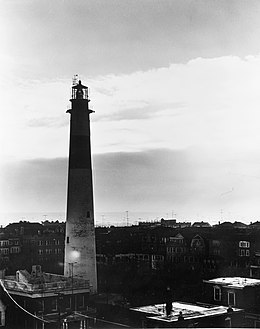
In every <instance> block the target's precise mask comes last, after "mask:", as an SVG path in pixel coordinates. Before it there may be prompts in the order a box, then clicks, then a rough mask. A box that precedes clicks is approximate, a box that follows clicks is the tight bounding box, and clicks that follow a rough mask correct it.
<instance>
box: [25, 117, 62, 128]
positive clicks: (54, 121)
mask: <svg viewBox="0 0 260 329" xmlns="http://www.w3.org/2000/svg"><path fill="white" fill-rule="evenodd" d="M27 125H28V127H34V128H39V127H46V128H48V127H49V128H52V127H55V128H59V127H65V126H68V122H67V120H65V118H64V117H63V116H62V117H47V118H37V119H31V120H29V121H28V123H27Z"/></svg>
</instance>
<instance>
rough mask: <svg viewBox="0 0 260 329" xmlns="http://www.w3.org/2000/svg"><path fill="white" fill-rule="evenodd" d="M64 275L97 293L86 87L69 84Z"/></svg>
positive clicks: (78, 84)
mask: <svg viewBox="0 0 260 329" xmlns="http://www.w3.org/2000/svg"><path fill="white" fill-rule="evenodd" d="M70 102H71V109H70V110H68V111H67V112H68V113H70V146H69V168H68V191H67V213H66V237H65V259H64V275H65V276H67V277H72V280H73V277H75V278H82V279H85V280H89V282H90V288H91V292H92V293H96V292H97V271H96V245H95V226H94V206H93V182H92V165H91V145H90V120H89V117H90V114H91V113H92V112H93V111H92V110H90V109H89V102H90V100H89V96H88V87H86V86H84V85H82V83H81V81H80V80H79V81H78V82H75V83H74V85H73V86H72V95H71V99H70Z"/></svg>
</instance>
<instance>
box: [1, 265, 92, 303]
mask: <svg viewBox="0 0 260 329" xmlns="http://www.w3.org/2000/svg"><path fill="white" fill-rule="evenodd" d="M1 282H2V285H3V286H4V287H5V288H6V290H7V291H8V293H9V294H11V295H19V296H26V297H32V298H36V297H42V295H43V294H44V296H45V297H48V296H49V297H50V296H57V293H59V292H62V294H63V295H71V292H72V290H73V293H74V294H76V293H78V292H80V293H89V289H90V287H89V281H88V280H83V279H79V278H72V277H65V276H63V275H58V274H51V273H45V272H42V271H41V268H40V267H39V266H38V267H37V266H34V267H33V270H32V273H29V272H28V271H27V270H19V271H16V275H9V276H5V277H4V278H3V279H2V280H1Z"/></svg>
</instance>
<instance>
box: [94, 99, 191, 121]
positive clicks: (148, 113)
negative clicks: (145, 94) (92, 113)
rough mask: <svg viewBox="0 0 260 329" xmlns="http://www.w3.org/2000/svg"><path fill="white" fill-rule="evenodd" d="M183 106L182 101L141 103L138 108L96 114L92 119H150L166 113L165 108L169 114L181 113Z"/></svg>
mask: <svg viewBox="0 0 260 329" xmlns="http://www.w3.org/2000/svg"><path fill="white" fill-rule="evenodd" d="M184 107H185V104H182V103H169V104H161V105H159V104H157V105H155V104H143V105H141V106H140V107H139V108H132V109H131V108H128V109H127V110H124V109H122V110H121V111H118V112H115V113H113V115H111V114H110V115H109V114H107V115H102V116H97V118H96V119H94V120H93V121H94V122H98V121H99V122H100V121H122V120H126V121H127V120H145V119H151V118H153V117H155V116H159V115H165V114H166V113H167V110H169V111H170V113H167V114H168V115H171V116H176V115H179V114H180V113H181V111H180V110H182V109H183V108H184Z"/></svg>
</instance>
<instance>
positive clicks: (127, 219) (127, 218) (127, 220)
mask: <svg viewBox="0 0 260 329" xmlns="http://www.w3.org/2000/svg"><path fill="white" fill-rule="evenodd" d="M128 225H129V217H128V210H127V211H126V226H128Z"/></svg>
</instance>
